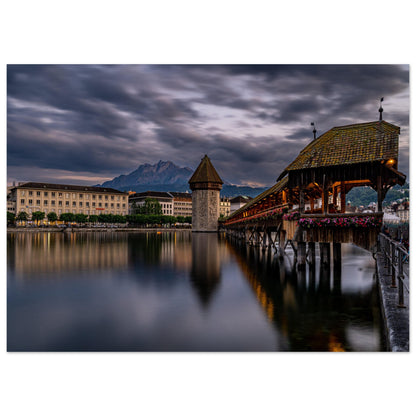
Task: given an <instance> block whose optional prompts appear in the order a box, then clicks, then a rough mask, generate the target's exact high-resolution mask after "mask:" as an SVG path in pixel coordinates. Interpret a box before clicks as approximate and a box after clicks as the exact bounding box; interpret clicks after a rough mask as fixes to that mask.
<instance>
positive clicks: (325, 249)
mask: <svg viewBox="0 0 416 416" xmlns="http://www.w3.org/2000/svg"><path fill="white" fill-rule="evenodd" d="M319 250H320V257H321V265H324V266H329V265H330V263H331V245H330V243H319Z"/></svg>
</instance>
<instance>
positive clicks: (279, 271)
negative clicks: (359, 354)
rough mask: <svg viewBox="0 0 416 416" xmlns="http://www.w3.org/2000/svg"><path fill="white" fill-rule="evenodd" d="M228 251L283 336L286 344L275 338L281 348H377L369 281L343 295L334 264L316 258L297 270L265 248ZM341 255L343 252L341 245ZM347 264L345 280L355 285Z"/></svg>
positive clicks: (378, 333)
mask: <svg viewBox="0 0 416 416" xmlns="http://www.w3.org/2000/svg"><path fill="white" fill-rule="evenodd" d="M230 250H231V251H233V253H234V255H235V259H236V261H237V263H238V265H239V267H240V268H241V270H242V271H243V273H244V275H245V277H246V278H247V280H248V282H249V283H250V285H251V287H252V289H253V291H254V293H255V295H256V298H257V300H258V302H259V304H260V305H261V306H262V308H263V310H264V312H265V314H266V315H267V317H268V318H269V320H270V321H272V322H273V324H274V326H275V328H276V329H277V330H278V331H280V332H281V333H282V334H283V336H284V337H285V340H286V345H285V344H284V343H281V344H280V347H281V349H288V350H291V351H353V350H357V348H358V350H361V351H366V350H377V349H378V348H380V349H383V345H382V339H381V329H380V322H379V310H378V298H377V290H376V285H375V280H372V281H370V282H371V284H370V285H369V286H368V287H367V288H363V287H361V286H360V285H359V284H358V286H357V287H356V290H354V291H350V292H348V293H344V294H343V293H342V277H341V276H342V268H341V267H340V266H339V265H338V267H337V266H335V267H333V268H332V269H331V268H330V267H325V266H323V265H320V263H319V261H318V262H317V265H316V266H315V265H309V267H308V268H307V269H303V270H298V271H297V270H296V267H294V266H293V265H292V264H291V263H290V262H287V261H286V262H284V261H280V262H279V260H278V258H277V257H272V253H271V252H270V251H267V250H266V251H261V250H258V249H256V248H253V247H243V248H241V246H233V245H230ZM355 250H358V252H359V249H355ZM359 254H361V256H362V255H363V253H359ZM344 257H348V248H347V247H346V248H344ZM350 261H351V259H350ZM347 266H348V265H347ZM347 269H348V267H346V268H345V270H344V271H345V279H347V280H350V281H349V285H354V283H355V284H356V283H357V282H354V280H355V277H354V275H352V274H351V273H348V270H347ZM318 270H319V272H318ZM361 270H362V269H361ZM331 280H332V281H331ZM365 289H366V290H365ZM352 333H353V334H355V335H354V337H351V334H352ZM369 333H370V334H371V336H369ZM357 334H362V335H363V336H362V337H360V336H359V335H357ZM370 338H371V341H369V339H370ZM359 340H361V341H362V342H361V343H360V341H359ZM375 345H377V347H375Z"/></svg>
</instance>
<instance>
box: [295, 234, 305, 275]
mask: <svg viewBox="0 0 416 416" xmlns="http://www.w3.org/2000/svg"><path fill="white" fill-rule="evenodd" d="M297 250H298V256H297V263H298V269H304V268H305V265H306V243H305V242H304V241H298V243H297Z"/></svg>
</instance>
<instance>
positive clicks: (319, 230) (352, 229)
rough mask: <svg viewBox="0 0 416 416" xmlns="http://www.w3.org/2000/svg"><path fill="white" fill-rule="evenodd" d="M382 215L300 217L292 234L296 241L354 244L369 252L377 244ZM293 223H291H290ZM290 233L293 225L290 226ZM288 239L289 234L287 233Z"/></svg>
mask: <svg viewBox="0 0 416 416" xmlns="http://www.w3.org/2000/svg"><path fill="white" fill-rule="evenodd" d="M382 219H383V213H374V214H326V215H322V214H321V215H306V214H304V215H302V216H301V217H300V218H299V220H298V224H297V229H296V231H295V233H294V234H293V239H294V240H296V241H305V242H322V243H354V244H356V245H358V246H360V247H362V248H364V249H366V250H370V249H371V247H373V246H374V245H375V244H376V243H377V235H378V234H379V232H380V229H381V225H382ZM292 222H293V221H292ZM289 229H290V231H291V230H292V229H293V224H290V228H289ZM288 238H289V239H290V237H289V233H288Z"/></svg>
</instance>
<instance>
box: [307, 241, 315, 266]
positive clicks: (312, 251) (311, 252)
mask: <svg viewBox="0 0 416 416" xmlns="http://www.w3.org/2000/svg"><path fill="white" fill-rule="evenodd" d="M308 261H309V264H315V243H314V242H309V243H308Z"/></svg>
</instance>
